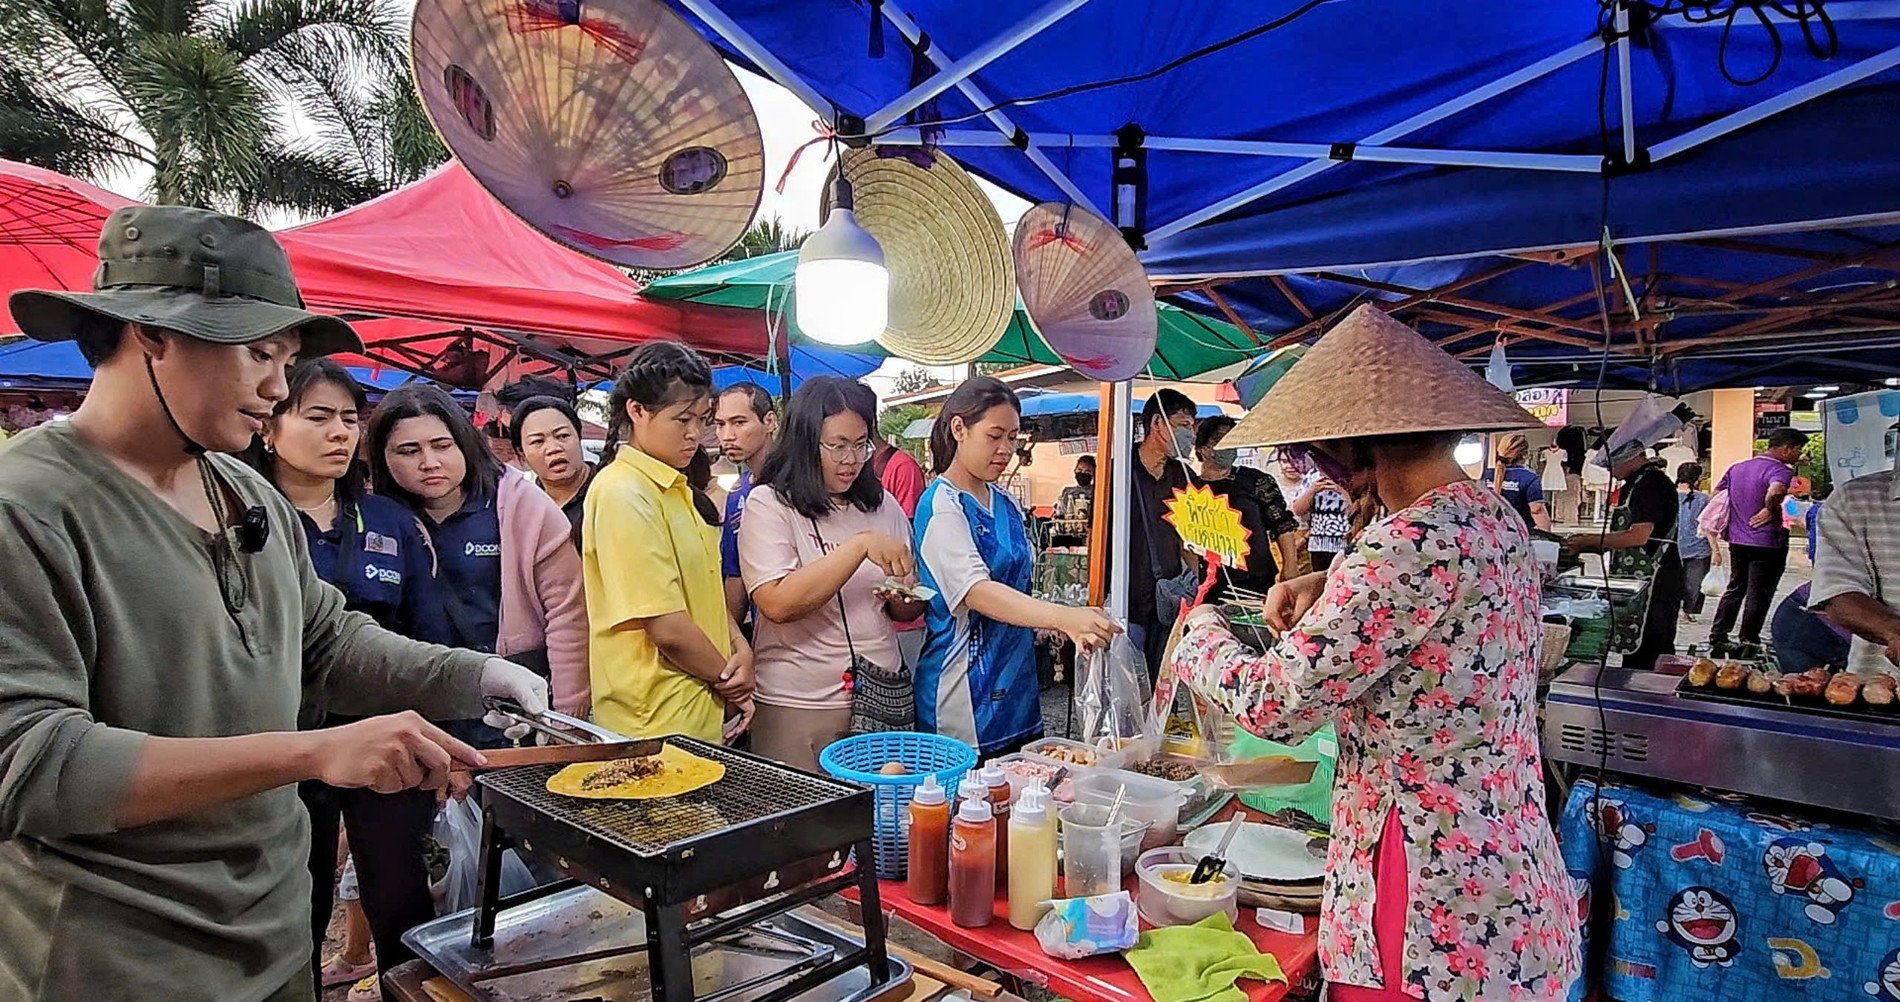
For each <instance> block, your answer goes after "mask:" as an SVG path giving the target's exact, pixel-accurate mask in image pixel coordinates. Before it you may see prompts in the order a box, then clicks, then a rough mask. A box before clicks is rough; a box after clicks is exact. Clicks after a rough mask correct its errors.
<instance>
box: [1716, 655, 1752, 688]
mask: <svg viewBox="0 0 1900 1002" xmlns="http://www.w3.org/2000/svg"><path fill="white" fill-rule="evenodd" d="M1747 680H1748V666H1747V665H1744V664H1742V663H1741V662H1740V661H1730V662H1728V663H1726V664H1724V665H1722V667H1721V668H1719V669H1717V670H1716V672H1715V687H1716V688H1717V689H1740V688H1741V687H1742V683H1743V682H1745V681H1747Z"/></svg>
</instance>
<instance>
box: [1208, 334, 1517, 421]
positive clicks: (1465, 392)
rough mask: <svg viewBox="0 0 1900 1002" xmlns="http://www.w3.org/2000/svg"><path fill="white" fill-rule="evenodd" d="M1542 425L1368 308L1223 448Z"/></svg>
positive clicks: (1322, 345)
mask: <svg viewBox="0 0 1900 1002" xmlns="http://www.w3.org/2000/svg"><path fill="white" fill-rule="evenodd" d="M1539 423H1540V422H1539V421H1538V420H1537V419H1536V418H1535V417H1532V416H1531V413H1530V412H1529V411H1527V410H1525V409H1524V408H1522V407H1520V406H1518V404H1517V401H1516V400H1513V399H1511V397H1510V396H1509V395H1508V394H1506V393H1505V392H1504V391H1502V390H1500V389H1498V388H1497V387H1495V386H1492V385H1491V384H1490V383H1487V382H1485V381H1484V378H1483V377H1482V376H1479V375H1478V374H1477V373H1475V372H1472V371H1471V370H1470V369H1467V368H1465V367H1464V364H1463V363H1461V362H1459V361H1458V360H1457V359H1455V358H1452V357H1451V356H1450V355H1448V354H1446V353H1445V351H1444V350H1443V349H1441V348H1439V347H1438V346H1437V345H1434V344H1432V343H1431V342H1430V341H1427V340H1425V339H1424V338H1422V337H1420V336H1419V335H1418V333H1417V332H1416V331H1414V330H1412V329H1411V328H1410V327H1407V326H1405V325H1404V324H1402V323H1399V322H1398V321H1397V320H1394V319H1392V318H1391V317H1389V316H1387V315H1386V314H1385V311H1383V310H1380V309H1378V308H1377V307H1374V306H1371V305H1367V306H1361V307H1359V308H1358V309H1356V310H1354V311H1352V313H1351V314H1349V315H1348V316H1347V317H1346V319H1344V320H1342V321H1340V322H1339V323H1338V325H1337V326H1335V327H1334V328H1333V329H1332V330H1330V331H1327V332H1326V334H1325V336H1324V337H1321V338H1320V339H1319V340H1318V341H1317V342H1315V343H1314V345H1313V347H1312V350H1310V351H1308V352H1307V353H1306V357H1305V358H1302V359H1300V360H1299V362H1298V363H1297V364H1295V365H1294V366H1293V368H1292V369H1291V370H1289V371H1288V372H1287V374H1286V375H1285V376H1283V377H1281V379H1280V381H1279V382H1278V383H1275V384H1274V386H1273V389H1271V390H1268V391H1267V395H1266V396H1265V397H1262V398H1261V400H1260V404H1259V406H1256V407H1255V408H1254V409H1253V410H1252V411H1250V412H1248V414H1247V416H1246V417H1245V418H1243V419H1242V420H1241V422H1240V424H1238V425H1236V426H1234V430H1232V431H1230V432H1228V433H1227V435H1226V437H1225V438H1222V439H1221V443H1220V444H1221V446H1222V447H1223V448H1236V447H1241V446H1250V445H1290V444H1293V443H1296V442H1323V441H1326V440H1328V439H1334V438H1364V437H1368V436H1372V435H1404V434H1408V433H1411V432H1421V431H1506V430H1509V429H1514V428H1534V427H1537V426H1538V425H1539Z"/></svg>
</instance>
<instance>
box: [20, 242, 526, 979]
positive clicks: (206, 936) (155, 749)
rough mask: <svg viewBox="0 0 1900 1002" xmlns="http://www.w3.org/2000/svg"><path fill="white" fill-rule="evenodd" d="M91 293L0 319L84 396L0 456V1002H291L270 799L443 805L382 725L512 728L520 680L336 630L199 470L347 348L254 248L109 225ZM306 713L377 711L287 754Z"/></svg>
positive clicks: (521, 675) (239, 493) (292, 924)
mask: <svg viewBox="0 0 1900 1002" xmlns="http://www.w3.org/2000/svg"><path fill="white" fill-rule="evenodd" d="M93 285H94V288H95V291H93V292H90V293H70V292H33V291H28V292H17V293H14V295H13V296H12V299H11V302H10V305H11V307H12V311H13V317H14V319H15V321H17V322H18V323H19V325H20V328H21V329H22V330H23V331H25V332H26V333H27V334H28V335H30V336H32V337H35V338H38V339H40V340H43V341H61V340H74V341H77V342H78V344H79V350H80V352H81V353H82V354H84V355H85V357H86V360H87V361H88V362H89V363H90V364H91V365H92V366H93V368H94V370H95V374H94V378H93V384H92V390H91V392H90V393H89V394H88V395H87V397H86V401H85V403H84V404H82V405H81V406H80V408H79V410H78V412H77V413H75V414H74V415H73V417H72V419H71V420H70V421H62V422H56V423H54V424H50V425H45V426H42V427H39V428H35V429H33V430H31V431H28V432H26V433H24V434H21V435H19V436H17V437H15V438H13V439H12V440H10V441H9V442H7V443H6V444H5V446H4V448H0V596H4V599H3V600H0V652H3V653H0V998H8V999H58V1000H87V1002H92V1000H98V999H111V998H125V997H128V996H129V995H133V994H137V995H140V996H147V997H152V998H166V999H205V1000H219V1002H258V1000H261V999H273V1000H275V999H309V998H311V997H312V995H313V992H314V984H313V979H312V975H311V972H310V971H309V969H308V966H309V963H310V956H311V944H310V886H309V883H308V881H309V879H310V878H309V874H308V872H307V869H306V861H307V859H308V857H309V845H308V842H309V821H308V816H307V815H306V814H305V812H304V810H303V808H302V807H301V806H300V804H299V803H298V800H297V791H296V784H297V783H298V782H300V781H303V780H312V779H314V780H322V781H323V782H326V783H329V784H331V785H333V786H342V787H368V788H370V789H374V790H377V791H379V792H385V793H390V792H395V791H398V790H402V789H407V788H411V787H418V786H419V787H423V788H427V789H440V788H443V787H444V786H445V785H446V783H447V781H448V775H449V772H450V771H451V767H454V766H458V765H462V766H465V765H469V764H479V763H481V762H482V761H483V759H482V757H481V755H480V754H479V753H478V752H476V751H475V750H473V749H471V748H469V747H467V746H466V745H464V744H462V743H461V742H459V741H456V740H455V739H454V738H452V737H450V736H449V735H447V734H445V733H443V732H442V731H440V730H438V729H436V728H435V727H433V726H431V725H429V724H428V723H426V722H425V721H424V720H423V718H422V717H421V716H418V715H417V713H416V712H408V711H421V712H422V713H424V714H428V715H431V716H436V717H446V718H456V717H469V716H477V715H479V714H480V710H479V707H481V706H482V699H483V697H484V696H498V697H505V698H508V699H513V700H515V701H516V702H518V703H520V704H522V705H523V706H524V707H525V708H526V709H528V710H530V711H538V710H540V709H542V708H544V707H545V706H546V691H547V690H546V683H545V682H543V681H542V680H541V679H540V678H539V677H538V676H536V675H535V674H534V673H532V672H531V671H529V670H528V669H526V668H523V667H521V666H519V665H514V664H510V663H509V662H506V661H503V660H500V659H498V658H492V657H487V656H484V655H480V654H475V653H472V652H469V651H458V650H450V649H448V648H444V647H436V646H432V645H429V644H422V643H417V642H415V641H411V640H406V639H404V638H402V637H398V636H396V635H395V634H392V633H388V632H386V631H384V630H383V629H381V628H380V627H378V626H376V625H375V624H374V623H373V622H371V621H370V619H369V617H367V616H364V615H361V614H358V613H353V612H345V611H344V610H343V596H342V595H341V593H339V592H338V591H337V590H336V589H335V588H332V587H331V586H330V585H328V584H326V583H324V582H322V581H320V580H318V578H317V577H316V575H315V573H314V572H313V571H312V569H311V565H310V558H309V555H308V553H307V552H306V551H305V549H304V545H305V544H304V534H303V533H302V532H300V531H298V527H297V514H296V512H295V511H294V510H292V508H291V507H290V504H289V502H288V501H286V500H285V499H284V498H283V496H282V495H280V494H278V492H277V491H275V490H273V489H272V488H271V487H270V485H269V484H267V483H266V482H265V481H264V480H263V478H261V477H260V476H258V475H257V474H256V473H254V472H252V471H251V470H250V469H248V468H247V467H245V466H244V465H243V464H241V463H239V462H238V461H237V460H236V459H234V458H232V457H230V456H228V455H226V453H230V452H233V451H236V450H240V449H243V448H244V447H245V446H247V445H248V444H249V443H250V442H251V439H252V437H253V436H255V435H256V434H258V433H259V432H260V431H261V430H262V429H263V426H264V422H265V421H266V419H268V418H269V417H270V415H271V408H272V406H273V405H274V404H276V403H277V402H278V401H280V400H282V399H284V396H285V394H286V387H285V371H286V369H287V368H288V367H289V366H290V364H291V362H292V360H293V359H295V358H296V357H297V356H298V355H299V354H300V353H301V354H306V355H308V354H321V353H325V352H335V351H341V350H358V349H360V347H361V343H360V342H359V341H358V340H357V337H356V335H355V333H354V332H353V331H351V330H350V328H349V326H348V325H347V324H345V323H343V322H341V321H339V320H336V319H333V318H330V317H323V316H318V315H316V314H314V313H308V312H305V311H304V310H303V309H302V305H303V303H302V298H301V297H300V296H299V295H298V293H297V287H296V285H295V283H294V282H293V280H292V278H291V273H290V262H289V259H288V258H286V257H285V255H284V251H283V248H282V247H280V246H279V245H278V243H277V241H276V240H275V239H273V238H272V237H271V235H270V234H269V233H268V232H266V231H265V230H263V229H261V228H260V227H258V226H256V225H254V224H252V223H249V222H246V221H244V220H242V219H234V218H232V217H230V216H223V215H219V214H217V213H213V212H207V211H204V210H201V209H191V208H182V207H176V206H135V207H131V208H125V209H120V210H118V211H117V212H114V213H113V214H112V215H111V216H110V217H109V218H108V219H107V220H106V225H105V230H104V232H103V234H102V235H101V237H100V241H99V270H98V272H97V273H96V274H95V275H94V278H93ZM306 701H307V702H310V703H312V704H315V705H325V704H327V706H328V707H329V708H330V709H334V710H336V711H338V712H342V713H350V714H357V715H367V714H393V715H390V716H373V717H370V718H369V719H367V720H364V721H362V722H361V723H356V724H350V725H348V726H343V727H337V728H333V729H329V730H319V731H306V732H301V733H300V732H298V730H297V718H298V710H299V708H300V705H302V704H304V703H305V702H306ZM396 711H405V712H396ZM500 723H501V724H502V725H506V724H510V723H513V721H507V720H503V721H501V722H500Z"/></svg>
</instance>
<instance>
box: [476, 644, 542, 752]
mask: <svg viewBox="0 0 1900 1002" xmlns="http://www.w3.org/2000/svg"><path fill="white" fill-rule="evenodd" d="M482 696H483V697H484V698H487V697H494V698H497V699H508V700H513V701H514V702H515V703H516V704H517V705H518V706H520V707H521V709H522V710H523V711H525V712H527V713H546V712H547V710H548V680H547V679H544V678H542V677H541V676H539V675H536V674H535V673H534V672H532V671H529V670H528V669H526V668H523V667H522V666H520V665H518V664H515V663H514V662H513V661H508V660H504V659H502V658H489V659H488V663H487V664H484V665H483V666H482ZM482 723H485V724H487V725H488V726H490V727H494V728H498V729H500V731H501V732H502V733H503V734H504V735H506V736H507V737H508V740H510V741H519V740H521V739H522V738H523V737H526V736H527V735H528V733H529V732H530V731H532V730H533V728H531V727H529V726H528V725H527V724H524V723H522V722H521V721H519V720H517V719H515V718H514V717H513V716H511V715H509V714H506V713H500V712H496V711H490V712H489V713H488V714H487V715H486V716H484V717H482Z"/></svg>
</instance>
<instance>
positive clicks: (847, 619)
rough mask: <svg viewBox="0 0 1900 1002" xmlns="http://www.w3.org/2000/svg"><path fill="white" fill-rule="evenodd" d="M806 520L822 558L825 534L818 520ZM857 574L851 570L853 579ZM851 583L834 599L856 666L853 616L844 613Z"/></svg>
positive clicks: (853, 569) (853, 662)
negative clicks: (852, 630)
mask: <svg viewBox="0 0 1900 1002" xmlns="http://www.w3.org/2000/svg"><path fill="white" fill-rule="evenodd" d="M805 520H806V521H807V522H810V523H811V534H812V535H813V536H815V537H816V538H817V539H818V553H819V555H820V556H823V555H825V553H826V552H827V551H826V550H825V534H824V533H823V532H822V531H820V530H819V528H818V520H817V519H815V518H812V517H811V516H809V515H807V516H805ZM857 573H858V569H857V568H856V567H853V568H851V574H852V576H853V577H855V576H856V575H857ZM850 583H851V578H849V577H847V578H845V579H844V584H843V585H840V586H839V587H838V594H837V595H835V596H833V597H834V598H836V599H837V600H838V619H839V621H840V622H842V623H843V624H844V649H845V651H846V652H848V653H849V654H850V655H851V663H852V664H856V663H857V661H858V648H857V645H856V644H854V643H852V642H851V615H850V614H849V613H847V612H845V611H844V589H845V586H847V585H849V584H850Z"/></svg>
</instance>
